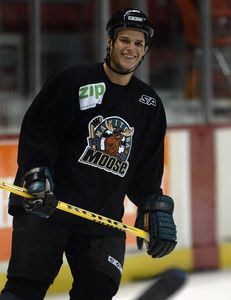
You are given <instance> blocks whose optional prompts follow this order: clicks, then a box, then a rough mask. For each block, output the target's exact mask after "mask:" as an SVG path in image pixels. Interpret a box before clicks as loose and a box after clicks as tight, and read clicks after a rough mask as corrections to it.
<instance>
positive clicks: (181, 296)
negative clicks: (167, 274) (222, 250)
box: [46, 269, 231, 300]
mask: <svg viewBox="0 0 231 300" xmlns="http://www.w3.org/2000/svg"><path fill="white" fill-rule="evenodd" d="M151 283H152V282H151V281H150V280H149V281H145V282H136V283H129V284H126V285H121V287H120V290H119V292H118V294H117V295H116V296H115V297H114V298H113V300H135V299H136V298H137V297H138V296H139V295H140V294H142V292H143V291H144V290H145V289H146V288H148V286H149V285H151ZM46 299H47V300H69V298H68V295H55V296H49V297H47V298H46ZM154 299H155V297H154V295H153V300H154ZM195 299H203V300H229V299H231V269H228V270H223V271H210V272H198V273H192V274H189V275H188V280H187V282H186V284H185V285H184V286H183V287H182V288H181V289H180V290H179V291H178V292H177V293H176V294H175V295H173V296H171V297H170V298H168V300H195Z"/></svg>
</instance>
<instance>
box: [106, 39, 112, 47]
mask: <svg viewBox="0 0 231 300" xmlns="http://www.w3.org/2000/svg"><path fill="white" fill-rule="evenodd" d="M111 46H112V39H111V38H110V37H109V38H108V39H107V47H108V48H111Z"/></svg>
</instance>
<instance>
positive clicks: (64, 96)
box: [18, 73, 75, 173]
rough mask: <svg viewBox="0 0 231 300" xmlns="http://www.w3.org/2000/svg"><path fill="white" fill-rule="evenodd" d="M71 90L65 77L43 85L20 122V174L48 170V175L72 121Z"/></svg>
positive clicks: (72, 90)
mask: <svg viewBox="0 0 231 300" xmlns="http://www.w3.org/2000/svg"><path fill="white" fill-rule="evenodd" d="M73 94H74V89H73V86H72V85H71V84H70V78H68V76H67V75H65V74H64V73H61V74H59V75H57V76H54V77H53V78H52V79H50V80H49V81H48V82H46V83H45V84H44V86H43V88H42V89H41V91H40V92H39V94H38V95H37V96H36V98H35V99H34V101H33V102H32V104H31V106H30V107H29V109H28V111H27V112H26V114H25V117H24V119H23V122H22V126H21V131H20V136H19V149H18V165H19V168H20V169H21V173H24V172H26V171H28V170H29V169H31V168H33V167H38V166H47V167H48V168H49V169H50V170H51V171H52V168H53V165H54V162H55V160H56V158H57V155H58V151H59V150H58V149H60V147H61V146H62V141H63V139H64V137H65V135H66V133H67V130H68V128H69V126H70V122H71V120H72V118H73V113H74V110H75V107H74V101H73V97H74V95H73Z"/></svg>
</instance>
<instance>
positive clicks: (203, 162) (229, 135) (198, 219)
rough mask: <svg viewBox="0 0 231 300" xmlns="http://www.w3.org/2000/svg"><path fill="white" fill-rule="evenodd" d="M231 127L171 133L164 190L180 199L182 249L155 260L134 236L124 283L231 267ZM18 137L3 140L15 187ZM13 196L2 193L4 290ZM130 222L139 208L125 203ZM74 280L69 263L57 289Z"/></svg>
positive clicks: (2, 153)
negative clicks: (172, 271) (176, 271)
mask: <svg viewBox="0 0 231 300" xmlns="http://www.w3.org/2000/svg"><path fill="white" fill-rule="evenodd" d="M230 153H231V126H228V125H227V126H188V127H175V128H169V130H168V134H167V138H166V147H165V173H164V178H163V190H164V193H165V194H169V195H171V196H172V197H173V198H174V200H175V220H176V223H177V229H178V245H177V248H176V250H175V251H174V253H172V254H171V255H169V256H168V257H166V258H163V259H159V260H153V259H151V258H150V257H148V256H147V255H146V254H145V253H143V252H138V251H137V250H136V245H135V238H134V237H132V236H128V239H127V256H126V261H125V266H124V276H123V281H129V280H132V279H134V278H137V277H138V276H141V277H147V276H152V275H154V274H156V273H158V272H160V271H162V270H164V269H166V268H169V267H181V268H183V269H185V270H193V269H214V268H228V267H231V257H230V255H229V253H231V242H230V241H231V232H230V228H231V218H230V211H231V201H230V195H231V185H230V179H229V178H230V170H231V159H230ZM16 160H17V138H13V137H8V138H6V137H1V139H0V166H1V167H0V179H1V180H5V181H8V182H13V178H14V175H15V172H16V168H17V165H16ZM7 199H8V193H7V192H5V191H3V190H1V191H0V288H1V287H2V285H3V282H4V280H5V272H6V267H7V261H8V259H9V255H10V240H11V222H12V219H11V216H9V215H8V214H7ZM125 211H126V213H125V218H124V222H125V223H128V224H131V225H134V218H135V213H136V208H135V207H134V205H133V204H132V203H131V202H130V201H129V200H128V199H126V200H125ZM70 281H71V276H70V273H69V270H68V268H67V266H66V265H65V264H64V266H63V267H62V269H61V271H60V275H59V276H58V278H57V279H56V282H55V284H54V285H53V287H52V288H51V290H52V291H63V290H65V289H66V287H67V286H68V285H70Z"/></svg>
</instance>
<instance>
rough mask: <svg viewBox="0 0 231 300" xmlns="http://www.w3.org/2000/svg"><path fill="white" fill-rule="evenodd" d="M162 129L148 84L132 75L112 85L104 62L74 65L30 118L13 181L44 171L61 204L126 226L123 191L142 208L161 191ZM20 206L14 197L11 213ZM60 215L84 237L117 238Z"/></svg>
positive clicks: (49, 87) (45, 92) (50, 86)
mask: <svg viewBox="0 0 231 300" xmlns="http://www.w3.org/2000/svg"><path fill="white" fill-rule="evenodd" d="M165 131H166V118H165V112H164V108H163V105H162V102H161V100H160V98H159V97H158V95H157V94H156V93H155V92H154V91H153V89H152V88H151V87H149V86H148V85H147V84H145V83H143V82H142V81H140V80H139V79H137V78H136V77H135V76H132V78H131V80H130V82H129V84H128V85H126V86H122V85H117V84H114V83H112V82H111V81H110V80H109V79H108V77H107V76H106V74H105V72H104V69H103V64H102V63H94V64H86V65H78V66H73V67H70V68H68V69H66V70H64V71H62V72H61V73H59V74H56V75H55V76H53V77H52V78H51V79H49V80H48V81H47V82H46V83H45V84H44V86H43V87H42V89H41V91H40V93H39V94H38V95H37V97H36V98H35V99H34V101H33V103H32V104H31V106H30V107H29V109H28V111H27V112H26V114H25V117H24V120H23V123H22V127H21V132H20V137H19V150H18V172H17V175H16V179H15V183H16V184H18V185H20V184H21V178H22V175H23V174H24V173H25V172H26V171H28V170H30V169H32V168H33V167H38V166H47V167H48V168H49V169H50V171H51V174H52V176H53V179H54V193H55V195H56V196H57V199H59V200H61V201H64V202H67V203H71V204H73V205H76V206H79V207H81V208H84V209H87V210H90V211H92V212H95V213H97V214H101V215H104V216H106V217H109V218H113V219H116V220H118V221H121V219H122V216H123V213H124V208H123V201H124V197H125V195H126V194H127V195H128V197H129V198H130V200H131V201H133V202H134V203H135V204H136V205H137V204H138V203H139V202H140V201H142V200H143V199H144V198H145V197H147V196H148V195H151V194H159V193H161V188H160V186H161V179H162V173H163V149H164V136H165ZM20 206H22V199H20V198H19V197H16V196H14V195H11V196H10V203H9V212H10V213H11V214H14V212H15V209H17V208H18V207H20ZM57 215H58V216H57V217H59V218H62V220H64V221H67V222H73V224H74V227H75V228H76V230H78V231H80V232H85V233H89V234H110V235H117V234H120V233H119V231H117V230H115V229H110V228H108V227H106V226H103V225H100V224H96V223H93V222H90V221H87V220H85V219H82V218H79V217H76V216H72V215H71V214H68V213H62V212H60V214H59V213H58V212H57Z"/></svg>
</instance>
